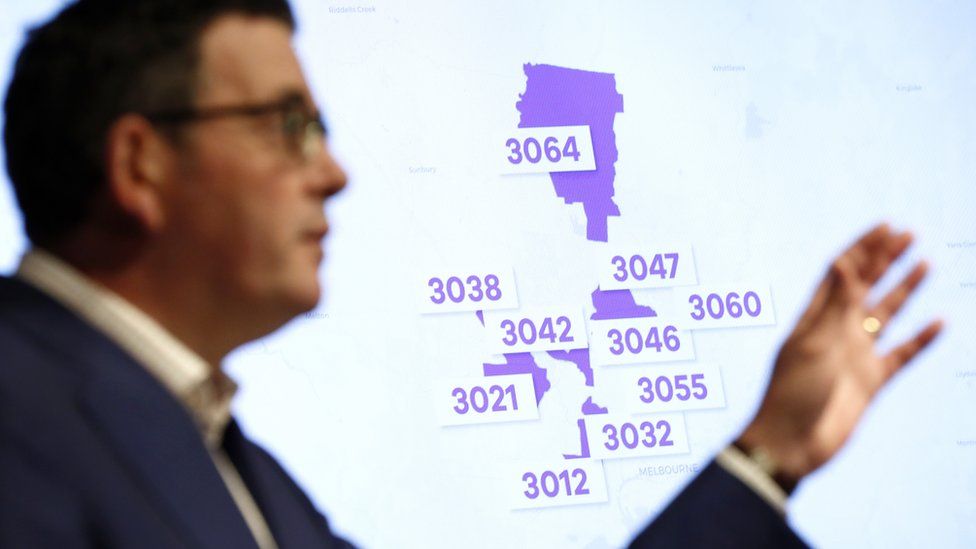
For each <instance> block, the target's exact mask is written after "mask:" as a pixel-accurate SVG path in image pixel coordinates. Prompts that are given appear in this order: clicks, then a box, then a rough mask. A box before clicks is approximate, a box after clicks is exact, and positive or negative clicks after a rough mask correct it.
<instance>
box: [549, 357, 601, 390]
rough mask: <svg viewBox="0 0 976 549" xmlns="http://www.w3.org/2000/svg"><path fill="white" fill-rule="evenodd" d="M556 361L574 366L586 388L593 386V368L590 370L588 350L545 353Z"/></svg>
mask: <svg viewBox="0 0 976 549" xmlns="http://www.w3.org/2000/svg"><path fill="white" fill-rule="evenodd" d="M546 352H547V353H548V354H549V356H551V357H552V358H554V359H556V360H565V361H568V362H572V363H573V364H576V369H577V370H579V371H580V373H582V374H583V379H584V381H585V382H586V386H587V387H592V386H593V368H590V350H589V349H573V350H571V351H546Z"/></svg>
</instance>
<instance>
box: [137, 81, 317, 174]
mask: <svg viewBox="0 0 976 549" xmlns="http://www.w3.org/2000/svg"><path fill="white" fill-rule="evenodd" d="M269 114H278V115H280V119H281V133H282V136H283V137H284V139H285V142H286V143H287V144H288V145H289V147H291V148H292V150H293V151H295V152H298V153H299V154H301V156H302V157H303V158H304V159H305V160H308V159H310V158H312V157H313V156H315V153H316V152H317V151H318V149H319V148H321V146H322V145H321V143H320V142H319V139H324V138H325V136H326V135H327V133H328V132H327V131H326V128H325V123H324V122H323V121H322V116H321V114H320V113H318V112H317V111H316V112H310V111H309V110H308V108H307V107H306V106H305V101H304V99H302V97H301V96H299V95H297V94H295V95H289V96H287V97H285V98H283V99H280V100H278V101H274V102H271V103H259V104H252V105H233V106H227V107H211V108H207V109H181V110H172V111H161V112H155V113H149V114H145V115H144V116H145V117H146V118H147V119H148V120H149V121H150V122H152V123H154V124H162V125H165V124H184V123H187V122H196V121H199V120H212V119H216V118H225V117H229V116H265V115H269Z"/></svg>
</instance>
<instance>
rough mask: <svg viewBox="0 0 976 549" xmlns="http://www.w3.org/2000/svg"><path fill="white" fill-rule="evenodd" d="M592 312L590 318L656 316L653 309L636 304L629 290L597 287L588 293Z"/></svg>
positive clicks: (611, 318) (608, 318) (607, 318)
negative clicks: (591, 302)
mask: <svg viewBox="0 0 976 549" xmlns="http://www.w3.org/2000/svg"><path fill="white" fill-rule="evenodd" d="M590 299H592V301H593V309H595V311H594V313H593V314H592V315H590V320H613V319H617V318H649V317H652V316H657V313H656V312H655V311H654V309H652V308H650V307H648V306H647V305H638V304H637V302H636V301H634V294H632V293H630V290H601V289H600V288H597V289H595V290H593V293H592V294H590Z"/></svg>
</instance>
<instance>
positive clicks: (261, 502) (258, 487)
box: [224, 420, 332, 549]
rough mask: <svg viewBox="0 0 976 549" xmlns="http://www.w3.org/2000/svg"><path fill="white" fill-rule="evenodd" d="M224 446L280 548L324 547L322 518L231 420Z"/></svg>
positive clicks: (326, 536) (287, 478)
mask: <svg viewBox="0 0 976 549" xmlns="http://www.w3.org/2000/svg"><path fill="white" fill-rule="evenodd" d="M224 449H225V450H226V451H227V455H228V456H229V457H230V459H231V460H232V461H233V462H234V465H235V466H236V467H237V470H238V472H239V473H240V474H241V477H242V478H243V479H244V482H245V483H246V484H247V485H248V487H249V488H250V490H251V495H252V496H253V497H254V500H255V501H256V502H257V504H258V507H260V508H261V512H262V514H263V515H264V519H265V521H267V523H268V527H269V528H270V529H271V533H272V534H274V538H275V541H276V542H277V543H278V546H279V547H280V548H281V549H289V548H293V547H322V546H328V542H329V540H331V539H332V537H331V536H330V535H329V534H328V532H327V526H326V524H325V521H324V519H323V518H322V517H321V516H319V514H318V513H317V512H316V511H315V509H314V508H313V507H312V506H311V503H310V502H308V500H307V498H306V497H305V496H304V494H303V493H302V492H301V491H300V488H298V486H297V485H296V484H294V483H293V482H292V480H291V479H290V478H289V477H288V476H287V474H286V473H285V472H284V471H283V470H282V469H281V468H280V467H279V466H278V465H277V464H276V463H274V462H273V461H272V458H271V457H270V456H269V455H268V454H266V453H265V452H263V451H262V450H260V449H259V448H258V447H257V446H255V445H254V443H252V442H251V441H249V440H248V439H247V438H246V437H245V436H244V434H243V433H242V432H241V429H240V427H239V426H238V425H237V422H236V421H234V420H231V422H230V424H229V425H228V426H227V432H226V433H225V435H224Z"/></svg>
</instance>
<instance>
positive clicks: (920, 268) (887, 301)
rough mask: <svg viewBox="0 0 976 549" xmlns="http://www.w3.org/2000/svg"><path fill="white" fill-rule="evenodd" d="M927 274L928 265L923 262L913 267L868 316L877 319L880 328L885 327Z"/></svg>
mask: <svg viewBox="0 0 976 549" xmlns="http://www.w3.org/2000/svg"><path fill="white" fill-rule="evenodd" d="M927 272H928V265H926V264H925V263H924V262H923V263H918V264H917V265H915V268H914V269H912V270H911V272H909V273H908V274H907V275H906V276H905V278H903V279H902V281H901V282H900V283H899V284H898V285H897V286H895V288H894V289H892V290H891V291H890V292H888V294H887V295H885V296H884V297H883V298H882V299H881V301H879V302H878V304H877V305H875V306H874V308H873V309H871V312H870V313H869V314H870V316H873V317H874V318H876V319H878V321H880V323H881V325H882V326H885V325H887V324H888V322H890V321H891V318H892V317H893V316H895V315H896V314H898V311H899V310H901V308H902V307H903V306H904V305H905V302H906V301H908V298H909V297H911V295H912V293H913V292H915V290H916V289H917V288H918V285H919V284H920V283H921V282H922V279H924V278H925V275H926V273H927Z"/></svg>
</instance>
